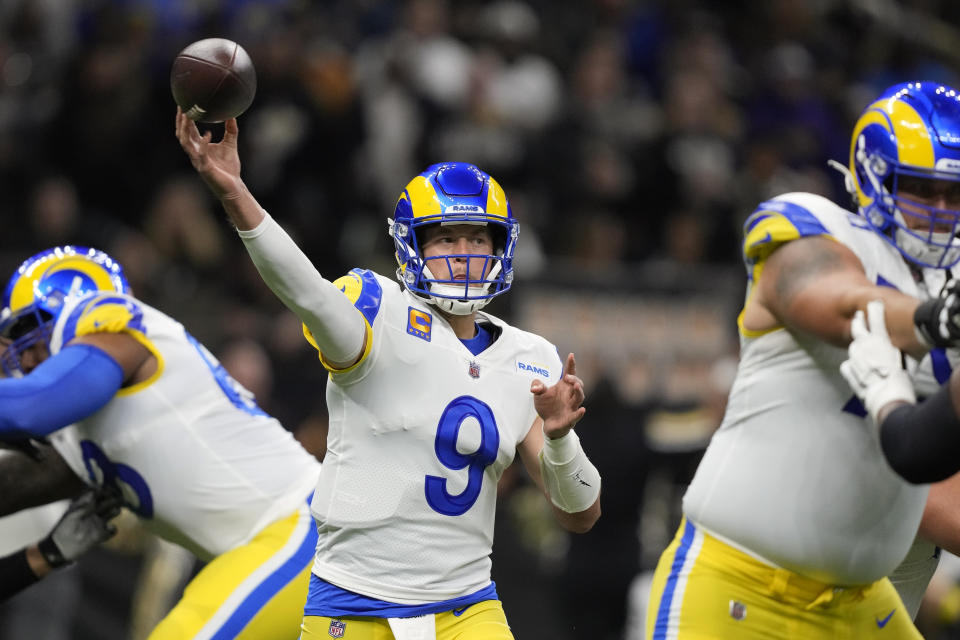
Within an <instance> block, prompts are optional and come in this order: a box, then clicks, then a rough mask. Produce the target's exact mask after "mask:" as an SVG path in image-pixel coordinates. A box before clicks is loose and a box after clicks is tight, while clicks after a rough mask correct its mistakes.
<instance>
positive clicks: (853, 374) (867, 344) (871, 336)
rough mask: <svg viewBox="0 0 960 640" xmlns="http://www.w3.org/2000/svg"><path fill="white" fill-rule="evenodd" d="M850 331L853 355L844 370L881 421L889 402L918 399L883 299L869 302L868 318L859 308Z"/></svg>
mask: <svg viewBox="0 0 960 640" xmlns="http://www.w3.org/2000/svg"><path fill="white" fill-rule="evenodd" d="M867 321H869V327H868V326H867ZM850 332H851V334H852V336H853V341H852V342H851V343H850V346H849V347H848V350H847V351H848V354H849V358H848V359H847V360H846V361H844V362H843V363H842V364H841V365H840V373H841V374H843V377H844V378H846V380H847V383H849V384H850V388H852V389H853V391H854V393H856V394H857V397H859V398H860V400H861V401H862V402H863V404H864V406H865V407H866V409H867V412H868V413H869V414H870V417H871V418H873V421H874V422H875V423H877V424H879V422H878V416H879V414H880V412H881V411H882V410H883V408H884V407H886V406H887V405H888V404H891V403H893V402H909V403H914V402H916V401H917V400H916V395H915V394H914V391H913V384H912V382H911V381H910V378H909V376H907V372H906V371H904V370H903V367H902V365H901V355H900V350H899V349H897V348H896V347H895V346H893V344H892V343H891V342H890V336H889V335H888V334H887V326H886V322H885V321H884V316H883V302H882V301H880V300H873V301H871V302H868V303H867V318H866V321H865V319H864V316H863V312H862V311H857V312H856V313H855V314H854V316H853V320H852V321H851V322H850Z"/></svg>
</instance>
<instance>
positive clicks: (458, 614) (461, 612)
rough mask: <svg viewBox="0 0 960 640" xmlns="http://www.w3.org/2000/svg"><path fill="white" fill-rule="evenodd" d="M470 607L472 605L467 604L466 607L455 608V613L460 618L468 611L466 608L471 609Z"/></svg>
mask: <svg viewBox="0 0 960 640" xmlns="http://www.w3.org/2000/svg"><path fill="white" fill-rule="evenodd" d="M469 608H470V605H467V606H465V607H460V608H459V609H454V610H453V615H455V616H457V617H458V618H459V617H460V616H462V615H463V612H464V611H466V610H467V609H469Z"/></svg>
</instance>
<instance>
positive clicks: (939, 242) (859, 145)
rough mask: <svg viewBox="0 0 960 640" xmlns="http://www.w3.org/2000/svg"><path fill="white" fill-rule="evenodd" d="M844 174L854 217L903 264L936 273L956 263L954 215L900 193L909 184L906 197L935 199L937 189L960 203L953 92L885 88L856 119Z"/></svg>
mask: <svg viewBox="0 0 960 640" xmlns="http://www.w3.org/2000/svg"><path fill="white" fill-rule="evenodd" d="M850 172H851V173H852V174H853V185H852V186H853V191H854V195H855V197H856V199H857V204H858V206H859V208H860V213H861V214H862V215H863V216H864V217H865V218H866V220H867V222H868V223H869V224H870V225H871V226H872V227H873V228H874V229H875V230H877V231H878V232H880V234H881V235H882V236H883V237H884V238H885V239H886V240H887V241H888V242H890V243H891V244H893V246H895V247H896V248H897V249H898V250H899V251H900V253H902V254H903V255H904V256H905V257H906V258H907V259H908V260H910V261H912V262H914V263H915V264H917V265H919V266H922V267H934V268H941V269H945V268H948V267H950V266H953V265H954V264H956V263H957V262H958V261H960V241H958V239H957V233H958V231H960V227H958V223H960V210H958V209H952V208H945V207H937V206H933V205H931V204H930V202H932V200H928V201H926V202H920V201H918V200H917V199H915V197H914V198H911V197H908V196H906V195H905V194H906V193H907V189H904V190H902V191H901V187H903V186H905V185H907V184H909V185H910V187H909V190H910V192H912V193H916V192H917V191H918V190H919V191H921V192H922V193H926V194H929V195H930V196H931V197H933V196H935V194H936V193H937V192H938V190H939V191H941V192H945V193H946V194H949V195H948V197H947V201H948V202H950V203H951V205H952V203H954V202H957V201H958V198H957V197H953V196H958V197H960V94H958V93H957V91H956V90H954V89H951V88H950V87H946V86H944V85H942V84H938V83H935V82H908V83H904V84H898V85H895V86H893V87H890V88H889V89H887V90H886V91H885V92H884V93H883V94H882V95H881V96H880V97H879V98H878V99H877V100H876V101H875V102H874V103H873V104H871V105H870V106H868V107H867V108H866V109H865V110H864V112H863V113H862V114H861V115H860V118H859V119H858V120H857V123H856V126H855V127H854V129H853V138H852V141H851V144H850ZM936 181H944V182H940V183H938V182H936ZM948 183H949V184H948ZM934 199H935V198H934ZM905 203H906V206H904V205H905ZM953 206H960V205H953ZM905 210H906V213H905ZM908 219H909V220H908ZM910 221H912V224H910V223H909V222H910Z"/></svg>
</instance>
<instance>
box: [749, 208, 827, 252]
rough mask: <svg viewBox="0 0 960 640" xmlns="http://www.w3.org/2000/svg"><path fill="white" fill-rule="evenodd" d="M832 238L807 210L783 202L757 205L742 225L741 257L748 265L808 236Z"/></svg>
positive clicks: (817, 219) (818, 220)
mask: <svg viewBox="0 0 960 640" xmlns="http://www.w3.org/2000/svg"><path fill="white" fill-rule="evenodd" d="M824 235H825V236H831V235H832V234H831V233H830V232H829V231H828V230H827V228H826V227H825V226H824V225H823V223H822V222H821V221H820V219H819V218H817V216H816V215H814V214H813V213H812V212H811V211H810V210H809V209H808V208H806V207H804V206H801V205H799V204H796V203H794V202H788V201H786V200H768V201H766V202H762V203H760V205H759V206H758V207H757V208H756V210H754V212H753V213H752V214H751V215H750V217H749V218H747V221H746V222H745V223H744V225H743V236H744V239H743V257H744V259H745V260H746V262H747V264H748V265H751V264H757V263H760V262H763V261H764V260H765V259H766V258H767V256H769V255H770V254H771V253H772V252H773V250H774V249H776V248H777V247H779V246H780V245H782V244H785V243H787V242H790V241H791V240H796V239H797V238H804V237H809V236H824Z"/></svg>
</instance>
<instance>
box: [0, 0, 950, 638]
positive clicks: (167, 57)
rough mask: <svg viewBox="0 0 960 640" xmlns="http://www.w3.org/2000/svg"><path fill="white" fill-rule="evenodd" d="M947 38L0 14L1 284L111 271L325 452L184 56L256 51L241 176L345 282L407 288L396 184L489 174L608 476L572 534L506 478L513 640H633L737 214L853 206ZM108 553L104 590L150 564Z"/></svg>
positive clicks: (562, 15)
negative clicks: (401, 268)
mask: <svg viewBox="0 0 960 640" xmlns="http://www.w3.org/2000/svg"><path fill="white" fill-rule="evenodd" d="M958 24H960V4H958V3H955V2H949V1H948V0H913V1H907V0H904V1H901V2H897V1H895V0H816V1H811V2H795V1H793V0H770V1H767V2H749V1H747V0H720V1H714V2H706V1H704V0H700V1H697V0H670V1H669V2H668V1H666V0H647V1H643V0H589V1H581V2H572V1H562V0H550V1H547V0H456V1H453V0H446V1H445V0H349V1H348V0H324V1H322V2H311V1H308V0H192V1H186V0H184V1H170V0H112V1H110V0H0V185H2V188H0V212H2V216H3V220H4V221H5V224H4V228H3V234H2V235H0V274H8V273H11V272H12V270H13V269H14V268H15V267H16V265H17V264H19V263H20V261H22V260H23V259H24V258H26V257H28V256H29V255H32V254H33V253H36V252H37V251H39V250H41V249H45V248H48V247H51V246H54V245H58V244H64V243H75V244H85V245H89V246H95V247H97V248H100V249H103V250H105V251H107V252H108V253H110V254H111V255H113V256H114V257H115V258H117V259H118V260H119V261H120V262H121V263H122V264H123V265H124V267H125V268H126V271H127V275H128V277H129V278H130V281H131V284H132V286H133V289H134V292H135V293H136V294H137V296H138V297H140V298H141V299H143V300H144V301H146V302H148V303H150V304H153V305H154V306H157V307H158V308H160V309H162V310H164V311H166V312H167V313H169V314H171V315H173V316H174V317H176V318H178V319H179V320H181V321H182V322H183V323H184V324H185V325H186V326H187V328H188V329H189V330H190V331H191V332H192V333H193V334H194V335H196V336H197V337H198V338H199V339H200V340H201V341H202V342H204V343H205V344H207V345H209V346H210V347H211V348H212V349H213V350H214V351H215V353H217V355H218V356H219V357H220V358H221V360H222V361H223V362H224V365H225V366H226V368H227V369H228V370H229V371H230V372H231V374H232V375H233V376H234V377H236V378H237V379H239V380H240V381H241V382H242V383H243V384H245V385H246V386H247V387H249V388H250V389H251V390H252V391H253V392H254V393H255V394H256V396H257V398H258V401H259V403H260V405H261V406H263V407H264V408H265V409H267V410H268V411H270V412H272V413H273V414H274V415H276V416H277V417H278V418H279V419H280V420H281V421H282V422H283V423H284V424H285V425H286V426H287V428H288V429H290V430H291V431H293V432H294V433H296V435H297V437H298V438H300V439H301V441H303V442H304V443H305V444H306V445H307V447H308V448H309V449H310V450H311V451H313V452H314V453H316V454H317V455H318V456H321V457H322V455H323V450H324V435H325V426H326V413H325V408H324V401H323V393H322V389H323V387H324V385H325V375H324V372H323V370H322V368H321V367H319V366H318V365H317V363H316V361H315V354H314V353H313V352H312V351H311V350H310V349H309V348H308V346H307V345H306V343H305V341H304V340H303V339H302V336H301V333H300V327H299V323H298V322H297V320H296V319H295V318H294V317H293V316H292V315H291V314H290V313H288V312H287V311H285V310H284V309H283V307H282V306H281V305H280V303H279V302H277V301H276V300H275V299H274V297H273V295H272V294H271V293H270V292H269V291H268V290H267V289H266V288H265V287H264V285H263V284H262V283H261V282H260V279H259V277H258V276H257V274H256V272H255V271H254V270H253V267H252V265H251V264H250V262H249V260H248V259H247V257H246V254H245V252H244V250H243V247H242V245H241V243H240V242H239V241H238V240H237V239H236V238H235V237H234V236H233V232H232V230H231V229H230V228H229V225H228V224H227V222H226V220H225V216H224V215H223V214H222V212H221V211H219V209H218V207H217V206H216V204H215V202H214V201H213V200H212V199H211V197H210V196H209V195H208V194H207V192H206V191H205V188H204V186H203V185H202V184H201V183H200V182H199V180H198V179H197V178H196V176H195V174H194V173H193V171H192V169H191V168H190V167H189V165H188V161H187V159H186V157H185V156H184V155H183V153H182V151H181V150H180V149H179V147H178V144H177V142H176V140H175V138H174V133H173V128H174V127H173V119H174V111H175V105H174V103H173V100H172V97H171V95H170V90H169V73H170V64H171V62H172V60H173V58H174V56H175V55H176V53H177V52H178V51H179V50H181V49H182V48H183V47H185V46H186V45H187V44H189V43H190V42H192V41H194V40H198V39H200V38H205V37H214V36H217V37H226V38H231V39H234V40H236V41H238V42H239V43H240V44H241V45H242V46H243V47H244V48H245V49H246V50H247V51H248V53H249V54H250V56H251V57H252V59H253V61H254V64H255V66H256V71H257V80H258V92H257V96H256V99H255V101H254V103H253V105H252V106H251V108H250V109H249V110H248V112H247V113H245V114H244V115H243V116H242V117H241V118H240V153H241V158H242V160H243V162H244V176H245V179H246V181H247V184H248V186H249V187H250V189H251V191H253V192H254V193H255V194H256V196H257V197H258V199H259V200H260V201H261V202H262V203H263V204H264V206H265V207H267V208H268V210H269V211H270V212H271V213H272V214H273V216H274V217H275V218H276V219H277V220H278V221H279V222H280V223H281V224H282V225H283V226H284V227H285V228H286V229H287V230H288V231H289V232H290V233H291V235H293V237H294V238H295V239H296V240H297V242H298V243H299V244H300V246H301V247H302V248H303V249H304V251H305V252H306V253H307V254H308V255H309V256H310V257H311V259H312V260H313V261H314V263H315V264H316V266H317V267H318V268H319V269H320V271H321V273H323V274H325V275H327V276H329V277H331V278H333V277H336V276H338V275H340V274H342V273H344V272H346V271H347V270H349V269H350V268H352V267H355V266H364V267H368V268H372V269H374V270H376V271H378V272H380V273H384V274H390V273H392V272H393V270H394V269H395V262H394V260H393V256H392V253H393V249H392V245H391V243H390V240H389V238H388V237H387V235H386V218H387V217H388V216H390V215H391V214H392V211H393V207H394V204H395V202H396V198H397V196H398V195H399V193H400V191H401V190H402V188H403V186H404V185H405V184H406V182H407V181H408V180H409V179H410V178H411V177H412V176H414V175H416V174H417V173H419V172H420V171H422V170H423V169H424V168H425V167H426V166H427V165H429V164H431V163H433V162H437V161H440V160H461V161H469V162H474V163H476V164H477V165H479V166H480V167H481V168H483V169H484V170H485V171H487V172H489V173H491V174H492V175H493V176H495V177H496V178H497V180H498V181H499V182H500V183H501V184H502V185H503V187H504V188H505V190H506V192H507V194H508V197H509V198H510V200H511V203H512V207H513V211H514V214H515V215H516V216H517V217H518V218H519V220H520V221H521V239H520V244H519V248H518V250H517V256H518V257H517V261H516V263H517V265H516V266H517V273H518V276H517V277H518V281H517V285H516V286H515V287H514V291H512V292H511V293H510V294H508V296H506V298H505V299H502V300H498V301H496V302H495V304H494V305H492V306H491V309H492V311H493V312H494V313H496V314H499V315H503V316H506V317H507V319H509V320H511V321H513V322H515V323H516V324H519V325H520V326H526V327H528V328H530V329H532V330H535V331H538V332H541V333H543V334H544V335H545V336H546V337H548V338H549V339H551V340H552V341H554V342H555V343H556V344H558V346H559V347H560V350H561V352H566V351H567V350H578V361H581V360H582V361H583V362H585V363H586V364H585V366H586V367H587V371H588V372H589V374H588V375H587V376H585V377H587V383H588V385H590V387H591V388H590V394H589V395H588V401H587V405H588V407H590V409H589V411H590V413H589V415H588V418H587V420H586V421H585V422H584V425H583V427H582V429H578V431H580V432H581V437H582V438H583V439H584V440H587V441H588V442H587V445H586V448H587V450H588V451H590V452H591V455H596V457H597V458H598V459H597V466H598V467H599V468H600V470H601V472H602V473H603V475H604V479H605V480H604V482H605V489H604V517H603V518H602V519H601V521H600V523H599V524H598V525H597V528H596V529H595V531H594V532H592V533H591V534H590V535H589V536H584V537H580V538H576V539H574V540H572V541H571V540H568V539H566V538H565V537H564V536H562V535H560V534H559V533H558V532H557V531H555V530H554V529H552V528H551V527H550V526H548V525H547V524H545V523H546V522H547V517H548V515H549V514H540V513H538V512H537V509H539V508H540V507H539V506H537V507H531V506H530V504H532V501H527V500H526V498H525V493H524V492H525V491H527V490H529V487H528V486H526V485H525V484H524V482H523V480H522V478H515V479H514V480H513V481H512V482H511V481H510V479H509V478H508V480H507V482H505V483H504V492H505V493H507V494H509V497H510V499H509V500H507V501H505V504H506V506H505V507H504V512H503V513H502V514H501V516H500V517H499V519H498V528H499V529H501V530H500V531H499V532H498V536H497V547H495V557H496V558H497V560H496V561H495V563H494V570H495V574H494V578H495V579H496V580H497V581H498V585H499V587H500V591H501V595H502V596H503V600H504V603H505V607H506V610H507V613H508V617H509V618H510V619H511V621H512V622H513V623H514V625H515V627H516V628H515V631H516V634H517V637H518V638H538V637H552V638H567V637H570V638H573V637H583V636H584V635H585V634H586V635H589V636H590V637H595V638H603V639H606V638H621V637H624V634H627V635H628V636H629V632H628V631H627V630H626V627H628V626H629V624H630V623H628V618H629V616H628V606H627V601H628V597H627V594H628V592H629V590H630V584H631V582H632V581H633V579H634V577H635V576H636V575H637V574H638V573H640V572H641V571H642V570H643V569H646V568H649V564H650V563H652V559H655V558H656V555H657V554H658V553H659V551H660V549H659V548H657V545H659V544H665V540H664V536H666V535H669V533H670V532H672V530H673V526H674V524H675V522H676V520H675V518H676V515H677V514H676V508H677V502H676V497H677V496H678V495H679V493H680V492H681V488H682V486H683V484H684V482H686V480H687V479H688V475H689V472H690V470H691V469H692V468H693V466H695V463H696V460H695V458H696V454H697V452H698V451H700V450H701V448H702V445H703V443H704V441H705V438H706V437H709V433H710V431H711V430H712V429H713V428H714V427H716V425H717V423H718V420H719V415H721V413H722V399H723V397H724V395H725V392H726V385H728V384H729V381H730V370H729V366H730V361H731V358H735V356H736V333H735V323H734V319H735V314H736V311H737V310H738V307H739V304H740V298H739V297H740V296H742V292H743V272H742V268H741V267H740V255H739V235H740V226H741V224H742V221H743V220H744V218H745V217H746V215H747V214H749V213H750V212H751V211H752V209H753V207H754V206H755V205H756V204H757V203H758V202H760V201H762V200H763V199H765V198H768V197H771V196H774V195H777V194H779V193H782V192H786V191H794V190H802V191H812V192H816V193H821V194H823V195H826V196H829V197H831V198H833V199H835V200H837V201H838V202H840V203H841V204H846V202H847V201H848V196H847V195H846V194H845V192H844V191H843V184H842V179H841V178H840V176H839V175H835V174H834V173H833V172H831V171H830V170H829V169H828V167H827V164H826V162H827V160H828V159H837V160H840V161H841V162H844V163H846V159H847V154H848V144H849V130H850V126H851V123H852V122H853V120H854V119H855V117H856V115H857V114H858V113H859V112H860V110H861V109H862V108H863V107H864V106H865V104H866V103H867V102H868V101H869V100H870V99H871V98H872V97H873V96H875V95H876V94H877V93H878V92H879V91H880V90H882V89H883V88H885V87H886V86H888V85H890V84H893V83H895V82H901V81H906V80H912V79H922V80H927V79H929V80H937V81H941V82H945V83H948V84H952V85H954V86H956V85H957V84H958V79H960V76H958V71H957V70H958V69H960V64H958V63H960V49H957V47H956V43H957V42H960V29H958V28H957V27H955V26H953V25H958ZM210 128H211V129H212V130H213V132H214V135H215V136H218V135H219V134H220V130H219V129H221V128H222V126H220V125H212V126H211V127H210ZM3 277H4V278H5V277H6V276H3ZM648 296H650V297H648ZM649 300H654V301H655V303H653V304H651V303H649ZM645 301H647V302H645ZM598 309H599V311H598ZM677 317H682V318H683V320H682V321H680V322H678V321H677V320H676V318H677ZM654 331H659V332H660V333H653V332H654ZM671 332H672V333H671ZM671 335H672V338H671V337H670V336H671ZM704 336H707V337H706V338H704ZM693 338H697V340H699V341H697V340H693ZM623 344H626V345H629V346H627V347H626V348H625V349H621V348H620V347H621V346H622V345H623ZM674 348H676V350H677V351H679V352H680V355H679V357H677V358H673V359H672V360H671V365H670V366H669V367H667V366H666V365H664V359H665V358H666V359H670V358H671V356H670V354H671V353H673V351H674V350H675V349H674ZM583 349H586V350H587V352H583ZM657 349H659V351H656V350H657ZM653 351H656V354H657V355H656V357H655V358H654V357H649V358H643V357H641V355H637V356H636V357H634V355H633V354H634V353H636V354H642V353H652V352H653ZM667 351H669V353H667ZM618 354H619V357H618ZM624 354H626V356H624ZM608 362H615V363H616V366H615V367H605V363H608ZM665 380H667V382H668V383H669V384H668V383H665V382H664V381H665ZM691 380H695V381H696V383H695V384H690V381H691ZM671 381H672V383H676V384H675V385H673V386H671V384H672V383H671ZM684 381H686V385H685V384H684ZM678 389H679V391H678ZM671 390H672V391H671ZM691 398H693V400H691ZM664 487H666V488H667V489H664ZM654 489H655V490H654ZM645 495H652V496H653V499H647V500H645V499H644V496H645ZM665 496H667V497H665ZM641 514H644V517H643V518H641ZM641 544H642V545H643V549H641ZM141 549H142V547H141ZM97 559H98V560H99V561H100V562H101V563H105V564H108V565H109V564H110V562H111V560H110V559H109V558H108V557H106V556H104V555H102V554H101V555H100V556H98V557H97ZM118 562H119V564H118V565H117V566H119V568H118V569H117V571H118V574H117V575H118V576H121V577H119V578H116V580H122V579H126V578H123V576H129V575H136V574H137V573H138V572H140V573H144V571H142V564H144V563H140V562H135V561H131V560H129V559H124V560H121V561H118ZM90 573H91V574H96V573H97V571H93V572H90ZM100 573H101V574H102V573H103V572H102V571H101V572H100ZM172 582H173V583H174V584H175V583H176V580H175V579H174V580H173V581H172ZM120 591H121V593H122V592H123V590H122V589H121V590H120ZM114 595H115V596H117V595H118V594H114ZM121 599H122V598H121ZM107 600H109V598H107ZM160 600H162V598H160ZM126 602H129V592H127V601H126ZM86 615H91V614H90V612H89V611H88V612H87V614H86ZM123 615H124V616H128V615H130V614H129V612H126V613H124V614H123ZM124 620H126V618H124V619H123V620H121V621H120V622H116V621H114V624H115V625H116V626H117V628H118V629H119V628H123V629H127V628H129V625H127V626H126V627H125V626H124V625H126V622H124ZM98 624H100V628H99V630H98V631H97V632H95V633H93V634H92V635H91V636H90V637H98V638H108V637H113V636H109V634H107V633H106V632H105V630H104V629H105V627H104V624H105V623H103V622H100V623H98ZM134 626H135V625H134ZM588 632H589V633H588ZM120 633H127V631H122V632H120V631H118V634H120ZM0 635H3V634H2V633H0ZM71 637H75V638H80V637H85V636H83V635H82V632H80V631H76V632H74V635H72V636H71ZM116 637H118V638H122V637H125V636H124V635H117V636H116Z"/></svg>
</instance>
